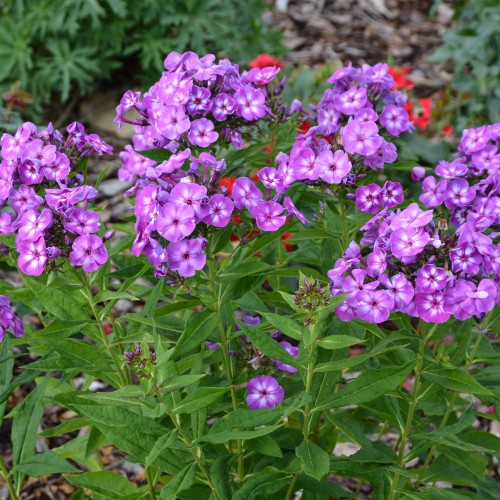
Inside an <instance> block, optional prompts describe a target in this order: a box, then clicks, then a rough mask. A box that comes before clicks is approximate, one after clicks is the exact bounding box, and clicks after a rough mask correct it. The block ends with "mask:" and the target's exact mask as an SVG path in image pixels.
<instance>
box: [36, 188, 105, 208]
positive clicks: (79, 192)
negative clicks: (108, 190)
mask: <svg viewBox="0 0 500 500" xmlns="http://www.w3.org/2000/svg"><path fill="white" fill-rule="evenodd" d="M98 193H99V192H98V191H97V189H95V188H93V187H92V186H78V187H75V188H62V189H46V190H45V200H46V201H47V204H48V205H49V206H50V207H52V208H54V209H55V210H58V209H59V208H61V207H67V206H69V205H76V204H77V203H79V202H80V201H85V200H88V201H91V200H93V199H94V198H95V197H96V196H97V195H98Z"/></svg>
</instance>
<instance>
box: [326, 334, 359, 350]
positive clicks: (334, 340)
mask: <svg viewBox="0 0 500 500" xmlns="http://www.w3.org/2000/svg"><path fill="white" fill-rule="evenodd" d="M364 342H367V341H366V340H360V339H358V338H356V337H350V336H349V335H330V336H329V337H326V338H324V339H321V340H320V341H319V342H318V345H319V346H320V347H322V348H323V349H343V348H344V347H349V346H351V345H355V344H363V343H364Z"/></svg>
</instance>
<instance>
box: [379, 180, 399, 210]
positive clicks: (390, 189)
mask: <svg viewBox="0 0 500 500" xmlns="http://www.w3.org/2000/svg"><path fill="white" fill-rule="evenodd" d="M403 200H404V195H403V186H401V184H400V183H399V182H392V181H387V182H386V183H385V184H384V187H383V188H382V191H381V193H380V201H381V202H382V206H384V207H385V208H391V207H395V206H397V205H399V204H401V203H403Z"/></svg>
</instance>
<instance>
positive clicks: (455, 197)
mask: <svg viewBox="0 0 500 500" xmlns="http://www.w3.org/2000/svg"><path fill="white" fill-rule="evenodd" d="M475 196H476V191H475V189H474V188H472V187H469V183H468V182H467V181H466V180H465V179H453V180H452V181H450V182H449V183H448V185H447V187H446V191H445V193H444V204H445V206H446V208H447V209H449V210H453V209H454V208H455V207H464V206H466V205H468V204H469V203H470V202H471V201H472V200H473V199H474V197H475Z"/></svg>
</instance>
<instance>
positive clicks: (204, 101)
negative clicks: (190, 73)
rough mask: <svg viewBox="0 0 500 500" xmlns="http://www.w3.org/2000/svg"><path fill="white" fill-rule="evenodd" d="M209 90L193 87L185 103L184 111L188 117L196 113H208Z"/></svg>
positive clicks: (210, 105) (210, 103)
mask: <svg viewBox="0 0 500 500" xmlns="http://www.w3.org/2000/svg"><path fill="white" fill-rule="evenodd" d="M210 95H211V94H210V90H208V89H207V88H205V87H198V86H197V85H193V88H192V90H191V95H190V96H189V101H188V102H187V105H186V109H187V112H188V113H189V114H190V115H196V114H197V113H204V112H207V111H210V109H211V108H212V101H211V100H210Z"/></svg>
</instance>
